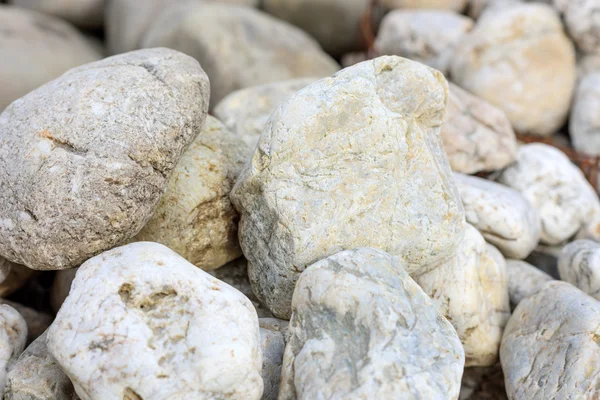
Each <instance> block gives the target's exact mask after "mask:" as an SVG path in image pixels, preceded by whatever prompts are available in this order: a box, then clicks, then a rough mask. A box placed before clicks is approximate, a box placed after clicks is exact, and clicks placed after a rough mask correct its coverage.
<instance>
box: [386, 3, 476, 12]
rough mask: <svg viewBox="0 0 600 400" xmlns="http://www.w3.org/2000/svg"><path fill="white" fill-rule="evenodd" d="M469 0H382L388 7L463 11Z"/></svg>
mask: <svg viewBox="0 0 600 400" xmlns="http://www.w3.org/2000/svg"><path fill="white" fill-rule="evenodd" d="M467 2H468V0H380V3H381V4H383V5H384V6H385V7H387V8H433V9H439V10H454V11H457V12H461V11H463V10H464V8H465V7H466V5H467Z"/></svg>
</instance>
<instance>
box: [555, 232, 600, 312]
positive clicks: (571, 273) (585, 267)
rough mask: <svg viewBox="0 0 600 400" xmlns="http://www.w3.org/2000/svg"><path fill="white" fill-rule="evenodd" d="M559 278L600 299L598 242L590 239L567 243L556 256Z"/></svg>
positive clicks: (599, 250) (599, 252)
mask: <svg viewBox="0 0 600 400" xmlns="http://www.w3.org/2000/svg"><path fill="white" fill-rule="evenodd" d="M558 273H559V274H560V279H562V280H563V281H566V282H569V283H570V284H572V285H574V286H575V287H577V288H579V289H581V290H582V291H583V292H585V293H587V294H589V295H590V296H592V297H593V298H595V299H596V300H600V244H599V243H597V242H594V241H591V240H576V241H574V242H571V243H569V244H568V245H566V246H565V247H563V249H562V250H561V252H560V256H559V257H558Z"/></svg>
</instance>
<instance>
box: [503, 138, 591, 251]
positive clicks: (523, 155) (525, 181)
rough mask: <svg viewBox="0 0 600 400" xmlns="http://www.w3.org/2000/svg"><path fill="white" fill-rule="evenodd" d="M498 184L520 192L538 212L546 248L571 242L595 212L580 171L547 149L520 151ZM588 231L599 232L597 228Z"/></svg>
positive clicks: (528, 147) (531, 147) (537, 147)
mask: <svg viewBox="0 0 600 400" xmlns="http://www.w3.org/2000/svg"><path fill="white" fill-rule="evenodd" d="M499 182H500V183H503V184H505V185H507V186H510V187H512V188H513V189H515V190H517V191H519V192H520V193H521V194H522V195H523V196H524V197H525V198H526V199H527V200H529V202H530V203H531V204H532V205H533V206H534V207H535V208H536V209H537V210H538V213H539V215H540V218H541V220H542V237H541V241H542V243H545V244H550V245H555V244H559V243H561V242H562V241H564V240H566V239H568V238H570V237H571V236H573V235H574V234H575V233H577V231H578V230H579V229H581V228H582V227H583V226H585V225H586V224H587V223H588V221H590V220H592V218H593V217H594V216H595V213H597V212H598V208H599V201H598V196H597V194H596V193H595V191H594V189H593V188H592V186H591V185H590V184H589V182H588V181H587V180H586V179H585V177H584V176H583V173H582V172H581V170H580V169H579V168H577V167H576V166H575V165H574V164H572V163H571V161H570V160H569V158H568V157H567V156H566V155H565V154H564V153H563V152H562V151H560V150H558V149H556V148H555V147H552V146H550V145H546V144H541V143H534V144H527V145H523V146H521V147H519V150H518V152H517V162H516V163H514V164H512V165H511V166H509V167H508V168H506V170H504V172H503V173H502V175H501V176H500V178H499ZM589 229H591V230H593V231H596V232H600V226H599V227H592V226H590V227H589Z"/></svg>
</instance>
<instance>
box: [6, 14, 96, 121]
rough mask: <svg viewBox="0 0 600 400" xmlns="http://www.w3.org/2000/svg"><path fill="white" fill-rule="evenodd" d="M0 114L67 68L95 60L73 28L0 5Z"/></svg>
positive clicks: (92, 51) (87, 44)
mask: <svg viewBox="0 0 600 400" xmlns="http://www.w3.org/2000/svg"><path fill="white" fill-rule="evenodd" d="M0 26H1V27H2V30H0V43H1V44H0V59H1V60H2V62H1V63H0V88H2V90H0V112H1V111H2V110H3V109H4V108H5V107H7V106H8V105H9V104H10V103H12V102H13V101H14V100H17V99H18V98H19V97H22V96H24V95H26V94H27V93H28V92H30V91H32V90H33V89H35V88H37V87H38V86H41V85H43V84H44V83H46V82H49V81H51V80H52V79H54V78H56V77H58V76H59V75H60V74H62V73H63V72H65V71H67V70H68V69H70V68H73V67H76V66H78V65H81V64H85V63H88V62H92V61H95V60H99V59H100V58H102V56H101V54H100V53H99V52H97V51H96V50H95V49H94V48H93V47H92V46H91V45H90V44H89V43H88V42H87V41H86V39H85V38H84V37H83V36H82V35H81V34H80V33H79V32H77V30H76V29H75V28H73V27H72V26H70V25H69V24H67V23H65V22H63V21H61V20H59V19H57V18H53V17H51V16H47V15H43V14H41V13H38V12H35V11H30V10H26V9H22V8H18V7H10V6H7V5H3V4H0Z"/></svg>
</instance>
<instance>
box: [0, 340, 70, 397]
mask: <svg viewBox="0 0 600 400" xmlns="http://www.w3.org/2000/svg"><path fill="white" fill-rule="evenodd" d="M4 399H5V400H78V399H79V397H77V395H76V394H75V390H74V389H73V384H72V383H71V381H70V380H69V377H68V376H67V375H65V373H64V372H63V370H62V369H61V368H60V365H58V363H57V362H56V360H55V359H54V358H53V357H52V355H50V353H48V349H47V347H46V332H44V334H43V335H42V336H40V337H39V338H37V339H36V340H35V341H34V342H33V343H31V344H30V345H29V347H27V349H26V350H25V351H24V352H23V353H22V354H21V355H20V356H19V358H18V360H17V361H16V362H15V363H14V364H13V365H12V366H11V368H10V370H9V371H8V374H7V376H6V390H5V393H4Z"/></svg>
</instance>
